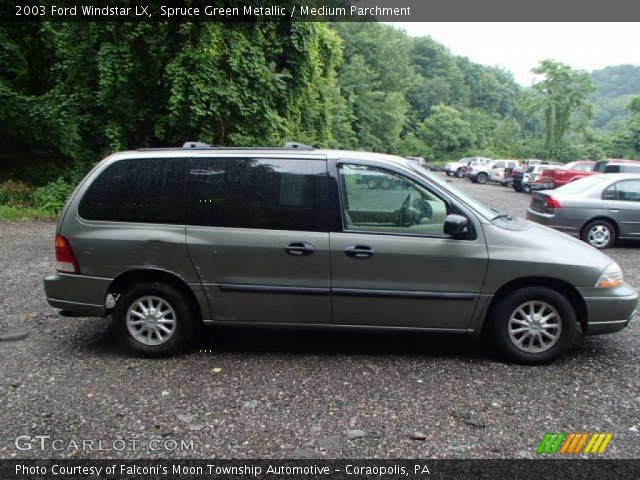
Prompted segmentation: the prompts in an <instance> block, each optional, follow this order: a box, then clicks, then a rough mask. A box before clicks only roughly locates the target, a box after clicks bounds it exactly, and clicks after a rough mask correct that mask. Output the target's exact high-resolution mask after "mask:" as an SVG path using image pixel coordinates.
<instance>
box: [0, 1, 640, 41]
mask: <svg viewBox="0 0 640 480" xmlns="http://www.w3.org/2000/svg"><path fill="white" fill-rule="evenodd" d="M374 20H375V21H384V22H434V21H435V22H442V21H445V22H446V21H474V22H481V21H581V22H582V21H594V22H603V21H625V22H630V21H631V22H632V21H638V20H640V2H633V1H629V0H608V1H607V2H601V1H594V0H582V1H580V2H577V1H560V2H558V1H557V0H536V1H531V0H208V1H207V0H171V1H166V2H163V1H160V2H148V1H146V0H113V1H108V0H95V1H82V0H57V1H55V0H13V1H9V0H4V1H2V2H0V21H5V22H21V21H54V22H64V21H109V22H118V21H135V22H158V21H180V22H184V21H189V22H200V21H211V22H260V21H271V22H273V21H288V22H291V21H305V22H314V21H342V22H344V21H346V22H354V21H374ZM541 33H542V32H541Z"/></svg>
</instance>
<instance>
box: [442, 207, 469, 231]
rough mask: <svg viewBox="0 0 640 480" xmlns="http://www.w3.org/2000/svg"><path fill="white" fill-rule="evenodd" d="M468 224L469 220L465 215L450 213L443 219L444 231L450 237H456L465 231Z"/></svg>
mask: <svg viewBox="0 0 640 480" xmlns="http://www.w3.org/2000/svg"><path fill="white" fill-rule="evenodd" d="M468 224H469V220H468V219H467V217H463V216H462V215H456V214H455V213H451V214H449V215H447V218H446V219H445V220H444V233H446V234H447V235H450V236H452V237H457V236H458V235H460V234H462V233H465V232H466V231H467V225H468Z"/></svg>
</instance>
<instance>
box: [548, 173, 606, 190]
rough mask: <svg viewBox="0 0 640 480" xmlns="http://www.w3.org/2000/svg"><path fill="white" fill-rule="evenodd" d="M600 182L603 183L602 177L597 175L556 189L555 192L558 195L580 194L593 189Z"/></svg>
mask: <svg viewBox="0 0 640 480" xmlns="http://www.w3.org/2000/svg"><path fill="white" fill-rule="evenodd" d="M602 182H603V177H601V176H599V175H594V176H592V177H583V178H580V179H578V180H575V181H573V182H571V183H567V184H566V185H563V186H561V187H559V188H557V189H556V191H557V192H560V193H570V194H576V193H582V192H584V191H586V190H589V189H590V188H592V187H595V186H596V185H598V184H600V183H602Z"/></svg>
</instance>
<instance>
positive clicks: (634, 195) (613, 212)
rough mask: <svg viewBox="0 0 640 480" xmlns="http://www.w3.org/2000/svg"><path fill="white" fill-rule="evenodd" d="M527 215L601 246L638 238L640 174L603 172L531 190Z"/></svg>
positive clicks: (536, 220)
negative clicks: (538, 189)
mask: <svg viewBox="0 0 640 480" xmlns="http://www.w3.org/2000/svg"><path fill="white" fill-rule="evenodd" d="M527 218H528V219H529V220H532V221H534V222H537V223H541V224H543V225H548V226H550V227H553V228H556V229H558V230H561V231H563V232H566V233H569V234H572V235H576V236H579V237H580V238H582V240H584V241H585V242H587V243H589V244H590V245H592V246H594V247H596V248H599V249H602V248H607V247H610V246H611V245H613V243H614V242H615V241H616V239H617V238H635V239H640V174H602V175H593V176H590V177H585V178H582V179H579V180H575V181H573V182H571V183H568V184H566V185H564V186H562V187H560V188H557V189H556V190H553V191H550V190H549V191H542V192H536V193H534V195H533V197H532V199H531V206H530V207H529V210H528V211H527Z"/></svg>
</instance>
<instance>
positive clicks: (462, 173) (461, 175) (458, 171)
mask: <svg viewBox="0 0 640 480" xmlns="http://www.w3.org/2000/svg"><path fill="white" fill-rule="evenodd" d="M463 176H464V172H463V171H462V169H461V168H459V169H457V170H456V177H458V178H462V177H463Z"/></svg>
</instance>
